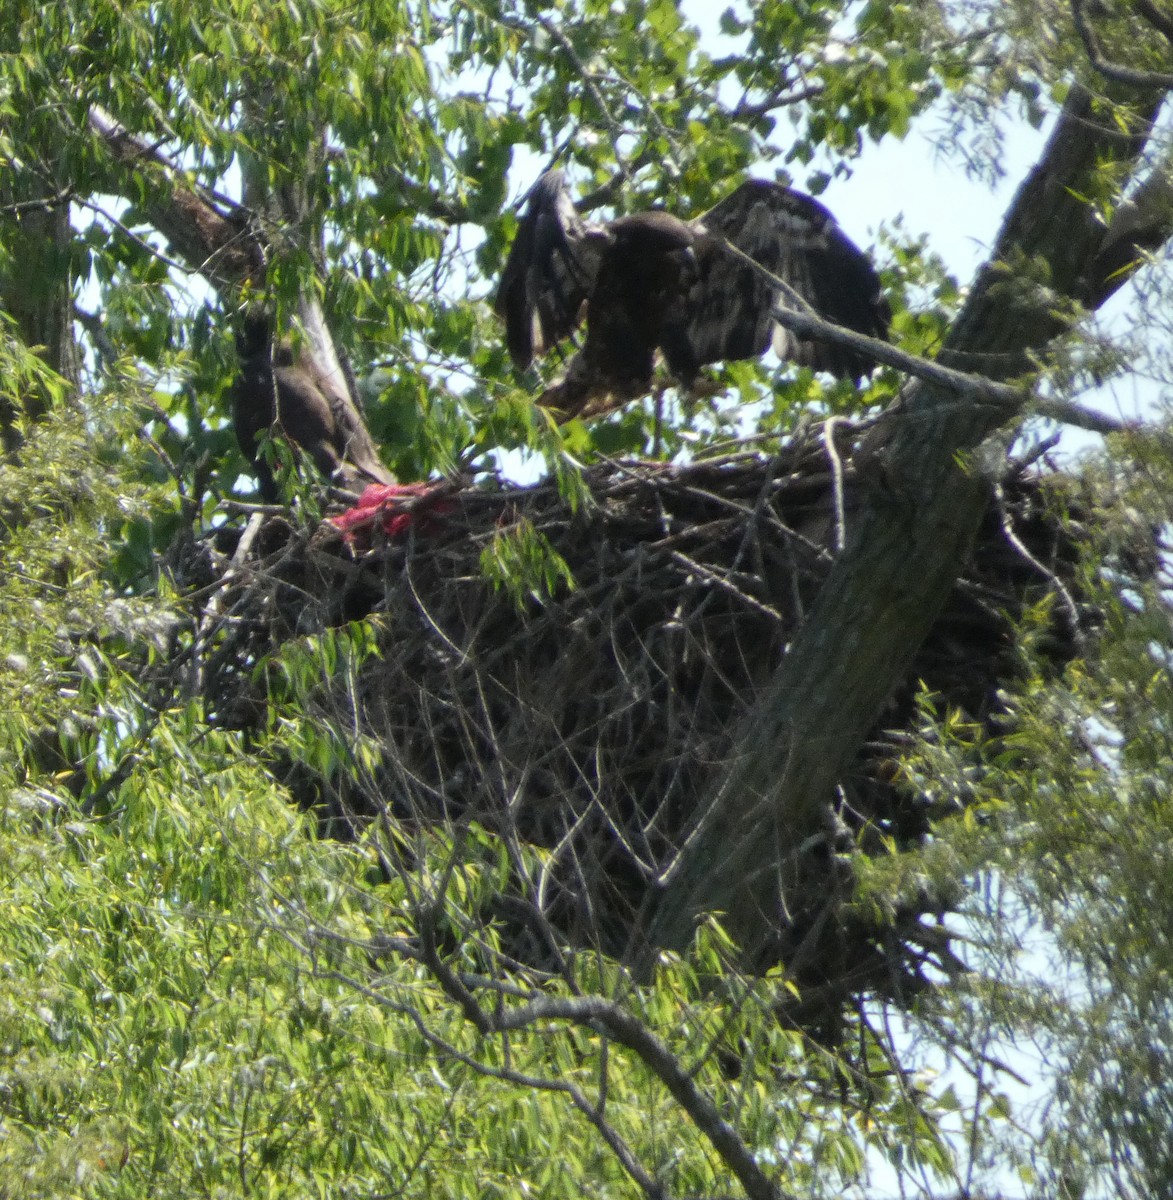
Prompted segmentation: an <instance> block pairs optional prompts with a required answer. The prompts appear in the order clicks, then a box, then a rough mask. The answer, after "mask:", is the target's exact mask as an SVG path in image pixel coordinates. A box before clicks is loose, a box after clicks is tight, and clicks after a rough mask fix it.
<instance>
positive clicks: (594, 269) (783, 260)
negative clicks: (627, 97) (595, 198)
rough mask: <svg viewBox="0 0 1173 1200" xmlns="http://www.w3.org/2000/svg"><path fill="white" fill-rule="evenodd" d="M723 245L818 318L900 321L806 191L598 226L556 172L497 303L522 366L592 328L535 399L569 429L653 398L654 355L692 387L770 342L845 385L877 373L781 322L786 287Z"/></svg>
mask: <svg viewBox="0 0 1173 1200" xmlns="http://www.w3.org/2000/svg"><path fill="white" fill-rule="evenodd" d="M726 241H728V242H729V243H730V244H732V245H733V246H736V247H737V248H738V249H740V250H742V251H744V252H745V253H746V254H748V255H749V256H750V257H751V258H753V259H754V260H755V261H756V262H758V263H760V264H761V265H762V266H763V267H765V268H766V269H767V270H769V271H770V272H772V273H773V274H775V275H776V276H778V277H779V278H780V279H781V280H782V281H783V282H784V283H785V284H787V285H788V287H789V288H791V289H792V290H793V292H794V293H796V294H797V295H798V296H799V297H801V299H802V300H804V301H805V302H806V303H807V304H808V305H809V306H810V307H811V308H812V309H813V310H814V312H815V313H816V314H818V315H819V316H821V317H823V318H825V319H826V320H828V321H832V322H834V323H835V324H837V325H845V326H846V327H847V328H848V329H853V330H855V331H856V332H858V333H863V334H867V335H869V336H871V337H878V338H886V337H887V334H888V322H889V319H890V315H891V314H890V310H889V308H888V303H887V301H886V300H885V299H884V297H883V296H882V295H881V292H880V280H879V277H878V276H877V274H876V271H875V268H874V267H873V266H872V264H871V262H870V261H869V260H868V258H867V256H866V255H865V254H864V253H863V252H862V251H861V250H860V249H859V248H858V247H857V246H856V245H855V243H854V242H852V241H851V239H850V238H849V237H848V236H847V235H846V234H845V233H844V232H843V231H842V230H841V229H840V228H839V226H838V225H837V224H836V222H835V218H834V217H833V216H832V215H831V214H830V212H828V211H827V209H826V208H824V207H823V206H822V205H821V204H820V203H819V202H818V201H817V200H815V199H813V198H812V197H811V196H807V195H805V194H804V193H802V192H797V191H795V190H794V189H793V188H788V187H784V186H783V185H782V184H779V183H768V182H766V181H764V180H759V179H751V180H749V181H748V182H746V183H743V184H742V185H741V186H740V187H738V188H737V189H736V190H735V191H733V192H732V193H730V195H728V196H726V197H725V199H724V200H722V201H720V203H718V204H717V205H716V206H715V207H714V208H711V209H710V210H709V211H708V212H707V213H705V214H704V215H703V216H701V217H699V218H697V219H696V220H692V221H683V220H681V219H680V218H678V217H674V216H672V215H671V214H670V213H666V212H661V211H649V212H642V213H637V214H635V215H633V216H627V217H620V218H618V220H614V221H610V222H607V223H606V224H595V223H592V222H589V221H586V220H584V219H583V217H582V216H581V215H580V214H579V213H578V212H577V210H576V209H575V207H574V203H573V201H572V200H571V198H570V193H569V192H568V190H567V188H566V181H565V177H564V176H563V173H562V172H561V171H560V170H552V171H547V172H546V174H544V175H543V176H542V177H541V178H540V179H539V180H538V182H537V183H536V184H535V185H534V188H533V191H532V192H531V193H530V198H529V202H528V205H527V207H526V211H525V215H524V216H523V217H522V220H521V223H520V225H519V227H518V230H517V236H516V238H515V239H514V242H513V246H512V247H511V248H510V251H509V257H508V259H507V260H506V263H505V270H504V272H503V274H502V277H501V283H500V286H499V288H498V291H497V297H496V304H495V307H496V310H497V312H498V314H499V315H500V316H501V317H502V319H503V320H504V322H505V333H506V341H507V344H508V347H509V352H510V355H511V356H512V358H513V361H514V363H515V364H516V366H517V367H518V369H520V370H524V369H525V368H526V367H528V366H529V365H530V363H531V362H532V361H533V359H534V357H535V355H542V354H545V353H546V352H547V351H549V350H550V349H551V348H552V347H553V346H555V345H556V344H557V343H558V342H560V341H562V340H563V339H564V338H566V337H568V336H569V335H570V334H571V333H573V332H574V330H575V329H576V328H577V326H578V325H579V323H580V322H581V321H582V320H584V319H585V321H586V340H585V341H584V342H583V344H582V347H581V348H580V349H579V350H578V351H577V352H576V353H575V354H574V355H573V356H572V357H571V358H570V360H569V362H568V363H567V366H566V370H565V371H564V372H563V374H562V375H561V376H560V377H559V378H558V379H557V380H556V381H555V382H554V383H553V384H551V385H550V386H549V387H548V388H547V389H546V391H545V392H544V393H543V394H542V396H541V397H540V398H539V400H538V403H540V404H542V405H545V406H546V407H549V408H553V409H556V410H558V412H559V415H560V417H561V419H563V420H566V419H569V418H570V417H573V416H577V415H579V414H583V415H591V414H592V413H595V412H602V411H606V410H607V409H609V408H612V407H614V406H615V405H616V404H620V403H623V402H624V401H627V400H634V399H636V398H637V397H639V396H642V395H645V394H646V393H647V392H648V391H650V390H651V387H652V377H653V369H654V366H655V360H656V354H657V352H659V353H660V354H662V355H663V358H664V360H665V362H666V363H667V366H668V370H669V371H670V372H671V373H672V375H673V376H674V378H675V380H676V381H677V382H678V383H679V384H680V385H681V386H682V387H685V388H691V387H692V386H693V384H694V383H695V381H696V378H697V375H698V373H699V371H700V368H701V367H702V366H703V365H704V364H705V363H711V362H719V361H722V360H730V359H739V358H756V357H758V356H759V355H762V354H764V353H765V352H766V350H768V349H769V348H770V346H771V345H772V346H773V348H774V350H775V352H776V353H777V354H778V356H779V357H780V358H784V359H789V360H790V361H791V362H795V363H799V364H800V365H803V366H809V367H811V368H812V369H813V370H816V371H829V372H830V373H831V374H833V375H836V376H838V377H839V378H846V379H852V380H855V381H858V380H859V379H861V378H862V377H863V376H864V375H866V374H868V372H870V371H871V370H872V368H873V367H874V366H875V363H874V362H873V361H872V360H871V359H870V358H868V357H867V356H866V355H863V354H860V353H858V352H856V351H853V350H850V349H847V348H846V347H843V346H838V345H834V344H832V343H830V342H820V341H810V340H806V339H803V338H799V337H797V336H796V335H794V334H792V333H790V332H789V331H788V330H786V329H784V328H783V327H782V326H781V325H779V324H778V323H777V322H776V321H775V320H774V318H773V316H772V309H773V307H774V304H775V302H776V301H777V300H778V299H779V289H778V288H777V287H775V286H773V285H771V284H770V282H769V281H768V280H765V279H763V278H762V277H761V276H760V275H759V274H757V273H755V272H754V270H753V268H752V267H750V266H749V265H748V264H746V263H745V262H744V261H743V260H741V259H739V258H738V257H737V256H736V255H734V254H733V253H731V252H730V251H729V250H728V249H727V248H726V246H725V245H724V243H725V242H726ZM781 299H783V300H784V301H785V300H786V297H785V296H783V297H781Z"/></svg>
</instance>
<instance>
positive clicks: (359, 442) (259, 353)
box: [231, 313, 393, 503]
mask: <svg viewBox="0 0 1173 1200" xmlns="http://www.w3.org/2000/svg"><path fill="white" fill-rule="evenodd" d="M236 349H237V354H238V355H239V357H240V373H239V374H238V376H237V378H236V381H235V383H234V384H233V387H232V393H231V400H232V420H233V425H234V427H235V429H236V439H237V441H238V442H239V444H240V449H241V452H242V453H243V454H244V456H245V458H247V459H248V460H249V462H251V463H252V464H253V466H254V468H255V470H256V473H257V480H258V482H259V483H260V488H261V495H262V496H263V497H264V499H265V500H266V501H267V502H268V503H276V502H277V501H278V500H279V499H280V494H279V489H278V488H277V484H276V481H275V480H274V478H273V472H272V470H271V469H270V467H269V464H268V463H267V462H266V461H265V460H264V456H263V455H261V454H260V452H259V449H260V440H261V437H262V435H263V434H265V433H271V434H272V435H273V436H278V437H283V438H284V439H285V440H286V441H287V442H289V443H290V444H291V445H292V446H293V447H294V448H295V449H296V450H300V451H302V452H303V453H305V454H306V455H308V456H309V458H310V460H311V461H312V462H313V464H314V465H315V466H316V467H317V468H318V470H319V471H320V472H321V473H322V475H323V476H325V478H326V479H328V480H329V481H330V482H331V483H333V484H335V485H337V486H339V487H343V488H347V489H348V490H351V491H358V492H361V491H362V489H363V488H364V487H365V486H366V485H367V484H368V483H391V482H392V481H393V480H392V476H391V474H390V473H389V472H388V471H387V469H386V468H385V467H384V466H383V464H382V463H381V462H379V460H378V457H377V455H376V454H375V451H374V447H373V445H372V444H371V443H370V437H369V435H368V434H367V433H366V427H365V425H364V424H363V422H362V418H361V416H359V414H358V411H357V409H355V408H354V404H353V402H352V401H351V400H350V398H349V395H348V394H346V392H345V391H344V389H343V388H342V387H341V386H338V387H332V386H331V384H330V381H329V380H328V379H326V378H325V377H324V376H323V375H322V373H321V372H320V371H319V370H318V369H317V368H316V367H315V365H314V363H313V361H312V359H311V358H310V356H309V355H308V353H306V352H304V351H303V352H295V351H294V349H293V347H292V345H291V344H290V343H289V342H288V341H286V340H284V339H279V340H276V341H274V338H273V328H272V320H271V318H270V317H269V316H268V315H267V314H262V313H249V314H247V315H246V316H245V317H244V319H243V321H242V324H241V327H240V330H239V331H238V333H237V335H236Z"/></svg>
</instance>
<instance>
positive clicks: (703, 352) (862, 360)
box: [689, 179, 891, 380]
mask: <svg viewBox="0 0 1173 1200" xmlns="http://www.w3.org/2000/svg"><path fill="white" fill-rule="evenodd" d="M694 225H695V227H696V228H697V231H698V234H699V235H700V236H699V237H698V241H697V254H698V269H699V276H700V278H699V281H698V284H697V288H696V292H695V298H694V300H693V303H692V305H691V320H690V323H689V341H690V343H691V345H692V349H693V354H694V356H695V358H696V362H697V364H698V365H700V364H703V363H709V362H719V361H721V360H722V359H737V358H753V357H756V356H757V355H759V354H764V353H765V351H766V350H767V349H768V348H769V346H770V345H771V344H773V347H774V350H775V352H776V353H777V355H778V357H779V358H783V359H788V360H790V361H791V362H796V363H798V364H800V365H802V366H809V367H811V368H813V369H814V370H816V371H829V372H831V374H833V375H837V376H839V377H840V378H850V379H854V380H858V379H859V378H860V377H861V376H863V375H866V374H867V373H868V372H869V371H871V370H872V368H873V367H874V366H875V363H874V362H873V361H872V360H871V359H870V358H868V357H866V356H864V355H861V354H858V353H856V352H854V351H852V350H849V349H847V348H846V347H843V346H838V345H834V344H832V343H830V342H818V341H808V340H804V339H802V338H799V337H796V336H795V335H794V334H792V333H791V332H789V330H786V329H784V328H783V327H782V326H781V325H779V324H777V322H775V321H774V320H773V318H772V316H771V309H772V308H773V305H774V303H775V301H776V300H778V299H781V301H782V302H783V303H786V302H787V299H786V296H785V295H782V296H779V294H778V289H776V288H774V287H772V286H771V285H770V283H769V282H768V281H766V280H764V279H762V277H761V276H760V275H757V274H755V272H754V271H753V269H752V268H751V267H749V266H748V265H747V264H746V263H744V262H742V261H741V260H740V259H738V258H737V257H736V256H734V255H732V254H730V253H728V251H722V249H721V247H720V244H719V242H711V241H709V240H707V239H706V238H705V237H704V234H705V233H706V232H707V233H708V234H710V235H713V236H714V238H725V239H727V240H728V241H729V242H731V243H732V244H733V245H734V246H736V247H737V248H738V249H739V250H742V251H744V252H745V253H746V254H748V255H749V256H750V257H751V258H752V259H754V260H755V261H756V262H758V263H761V265H762V266H763V267H765V268H766V269H767V270H768V271H771V272H772V273H773V274H775V275H777V276H778V277H779V278H780V279H781V280H783V282H784V283H786V284H787V285H788V286H789V287H790V288H792V289H793V290H794V292H796V293H797V294H798V295H799V296H800V297H801V298H802V299H803V300H805V301H806V303H807V304H809V305H810V307H811V308H812V309H813V310H814V311H815V313H816V314H817V315H818V316H820V317H823V318H824V319H825V320H828V321H832V322H834V323H835V324H836V325H845V326H846V327H847V328H848V329H852V330H855V331H856V332H857V333H863V334H867V335H869V336H870V337H876V338H886V337H887V336H888V322H889V320H890V318H891V312H890V310H889V307H888V303H887V301H886V300H885V299H884V297H883V295H882V293H881V291H880V279H879V276H878V275H877V274H876V271H875V268H874V267H873V266H872V264H871V261H870V260H869V259H868V257H867V255H866V254H864V253H863V251H862V250H860V249H859V247H858V246H856V245H855V243H854V242H853V241H852V240H851V239H850V238H849V237H848V236H847V235H846V234H845V233H844V232H843V230H842V229H840V228H839V226H838V224H837V223H836V221H835V218H834V217H833V216H832V215H831V214H830V212H828V211H827V209H826V208H824V207H823V205H821V204H820V203H819V202H818V201H817V200H815V199H813V198H812V197H811V196H807V195H805V194H804V193H802V192H796V191H794V190H793V189H792V188H788V187H784V186H783V185H782V184H779V183H768V182H766V181H765V180H760V179H751V180H749V181H748V182H746V183H743V184H742V185H741V186H740V187H739V188H737V190H736V191H734V192H732V193H730V195H728V196H726V197H725V199H724V200H722V201H721V202H720V203H719V204H717V205H716V206H715V207H713V208H712V209H710V210H709V211H708V212H707V213H706V214H705V215H704V216H703V217H701V218H700V220H699V221H697V222H695V223H694Z"/></svg>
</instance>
